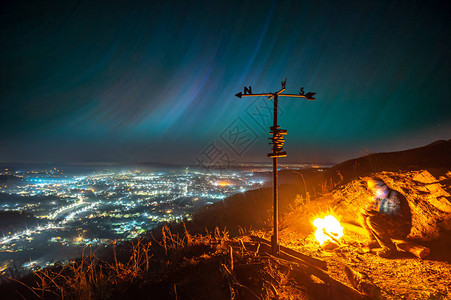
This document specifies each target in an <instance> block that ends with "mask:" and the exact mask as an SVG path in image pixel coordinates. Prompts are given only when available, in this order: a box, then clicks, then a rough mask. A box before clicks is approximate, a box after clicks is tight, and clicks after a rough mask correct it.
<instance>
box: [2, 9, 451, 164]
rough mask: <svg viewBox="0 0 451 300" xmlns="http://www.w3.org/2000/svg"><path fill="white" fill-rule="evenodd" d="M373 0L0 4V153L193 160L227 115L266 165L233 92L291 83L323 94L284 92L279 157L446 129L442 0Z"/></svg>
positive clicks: (365, 146)
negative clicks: (307, 96)
mask: <svg viewBox="0 0 451 300" xmlns="http://www.w3.org/2000/svg"><path fill="white" fill-rule="evenodd" d="M381 2H382V1H377V2H372V1H144V2H139V3H138V2H134V1H132V2H130V1H112V2H109V1H108V2H107V1H105V2H104V1H101V2H100V1H79V2H70V1H58V2H55V3H52V4H50V3H45V2H42V1H36V2H22V1H9V3H6V4H5V3H4V4H2V6H3V7H2V9H1V27H0V38H1V42H2V47H1V50H0V51H1V56H0V61H1V65H0V72H1V86H0V91H1V106H0V161H25V162H26V161H35V162H100V161H110V162H111V161H116V162H142V161H160V162H178V163H192V162H193V161H194V157H196V156H198V155H199V153H202V151H203V149H205V147H206V146H208V145H209V144H210V143H211V142H217V141H219V142H221V134H222V133H223V132H224V130H226V129H227V128H228V126H229V125H230V124H233V122H234V121H235V120H236V118H237V117H239V118H241V120H243V121H244V122H245V123H246V124H247V125H248V126H249V127H250V128H251V129H252V131H253V132H254V133H255V134H256V136H257V138H256V139H255V141H254V142H253V143H252V144H251V145H250V146H249V148H247V149H246V151H243V152H242V153H240V155H238V156H236V157H234V159H235V160H237V161H266V160H267V159H266V158H265V157H266V153H268V152H269V150H270V146H269V145H267V142H268V140H267V137H269V135H268V131H269V130H266V129H264V128H262V127H261V124H258V122H255V120H253V119H252V118H251V117H250V116H249V115H248V114H246V111H247V110H248V107H249V105H251V104H252V103H253V102H252V101H254V103H260V102H262V101H263V102H264V101H265V100H264V99H259V100H252V99H251V98H244V99H242V100H239V99H238V98H236V97H235V96H234V95H235V94H236V93H238V92H240V91H242V90H243V86H249V85H252V89H253V91H254V92H269V91H276V90H278V89H280V82H281V81H282V80H284V79H285V78H288V82H287V92H290V93H297V92H298V91H299V88H300V87H305V90H306V91H307V90H308V91H314V92H316V93H317V95H316V98H317V101H316V102H307V101H304V100H299V99H289V98H285V99H281V100H280V106H281V117H280V122H279V123H280V126H281V127H282V128H284V129H287V130H288V135H287V136H286V144H285V146H284V149H285V150H286V151H287V152H288V158H287V159H286V160H287V161H322V162H339V161H340V160H344V159H348V158H352V157H355V156H360V155H364V154H365V153H367V152H379V151H393V150H401V149H406V148H410V147H416V146H422V145H425V144H427V143H430V142H433V141H434V140H437V139H449V138H451V134H450V133H451V117H450V113H449V112H450V111H451V99H450V95H451V84H450V78H451V77H450V75H451V47H450V46H451V39H450V36H451V22H450V21H449V16H450V15H451V3H450V2H448V1H442V2H439V1H436V2H435V1H433V2H427V3H426V2H424V1H417V2H414V1H402V2H396V1H387V2H386V3H381ZM255 101H257V102H255ZM258 101H260V102H258ZM270 105H272V103H270ZM270 125H271V124H270V123H268V124H266V125H265V126H267V127H269V126H270ZM217 143H218V142H217ZM225 151H231V150H230V149H228V150H225Z"/></svg>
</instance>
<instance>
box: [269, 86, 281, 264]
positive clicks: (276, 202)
mask: <svg viewBox="0 0 451 300" xmlns="http://www.w3.org/2000/svg"><path fill="white" fill-rule="evenodd" d="M278 109H279V95H278V94H274V130H275V129H276V128H277V126H278V125H277V123H278V120H277V118H278ZM272 172H273V184H274V187H273V192H274V204H273V210H274V220H273V221H274V226H273V227H274V228H273V237H272V241H271V242H272V253H273V255H279V199H278V198H279V192H278V183H277V157H273V159H272Z"/></svg>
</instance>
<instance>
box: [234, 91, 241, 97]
mask: <svg viewBox="0 0 451 300" xmlns="http://www.w3.org/2000/svg"><path fill="white" fill-rule="evenodd" d="M235 96H237V97H238V98H241V96H243V93H241V92H239V93H238V94H235Z"/></svg>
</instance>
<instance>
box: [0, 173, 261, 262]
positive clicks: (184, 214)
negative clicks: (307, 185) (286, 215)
mask: <svg viewBox="0 0 451 300" xmlns="http://www.w3.org/2000/svg"><path fill="white" fill-rule="evenodd" d="M72 169H74V168H72ZM75 169H76V170H75V171H74V170H72V171H69V172H67V173H66V172H65V171H64V170H62V169H59V168H46V169H44V168H42V169H33V170H26V171H24V170H19V169H17V170H11V169H8V168H2V169H0V176H2V177H3V179H5V178H8V179H7V180H6V179H5V180H2V181H0V213H2V214H9V215H12V220H13V222H12V223H11V224H2V227H0V228H1V229H2V230H1V231H0V270H2V271H4V270H7V269H16V270H17V269H21V270H30V269H36V268H40V267H43V266H51V265H53V264H54V263H55V262H58V261H61V262H63V263H64V261H67V260H68V259H71V258H74V257H75V256H77V255H78V254H79V252H80V251H81V249H82V248H84V247H85V246H93V248H101V247H105V246H107V245H108V244H111V243H112V242H113V241H116V242H117V241H125V240H130V239H133V238H136V237H139V236H140V235H141V234H142V233H144V232H145V231H147V230H150V229H152V228H153V227H155V226H156V225H157V224H160V223H164V222H169V221H175V222H180V221H183V220H190V218H191V215H192V213H193V212H194V211H195V210H196V209H198V208H199V207H202V206H204V205H208V204H212V203H214V202H215V201H220V200H222V199H224V198H225V197H227V196H229V195H232V194H235V193H239V192H244V191H246V190H249V189H254V188H258V187H261V186H262V185H263V184H264V181H263V180H262V179H259V178H258V177H259V176H258V175H255V174H254V173H253V172H250V171H226V172H224V171H223V172H219V171H218V172H214V171H213V172H212V171H208V172H207V171H200V170H191V169H189V168H179V169H158V170H156V169H106V168H105V169H102V168H97V169H93V170H84V171H81V170H79V169H77V168H75ZM14 218H15V219H14ZM3 219H4V221H5V218H3ZM17 220H22V221H17ZM5 228H6V229H5Z"/></svg>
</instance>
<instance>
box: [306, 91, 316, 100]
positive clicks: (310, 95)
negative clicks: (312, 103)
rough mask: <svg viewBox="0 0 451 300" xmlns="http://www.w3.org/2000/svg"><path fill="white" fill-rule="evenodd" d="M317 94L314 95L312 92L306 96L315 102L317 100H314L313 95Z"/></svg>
mask: <svg viewBox="0 0 451 300" xmlns="http://www.w3.org/2000/svg"><path fill="white" fill-rule="evenodd" d="M315 94H316V93H312V92H308V93H307V94H305V95H304V96H305V98H306V99H308V100H315V98H313V95H315Z"/></svg>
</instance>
